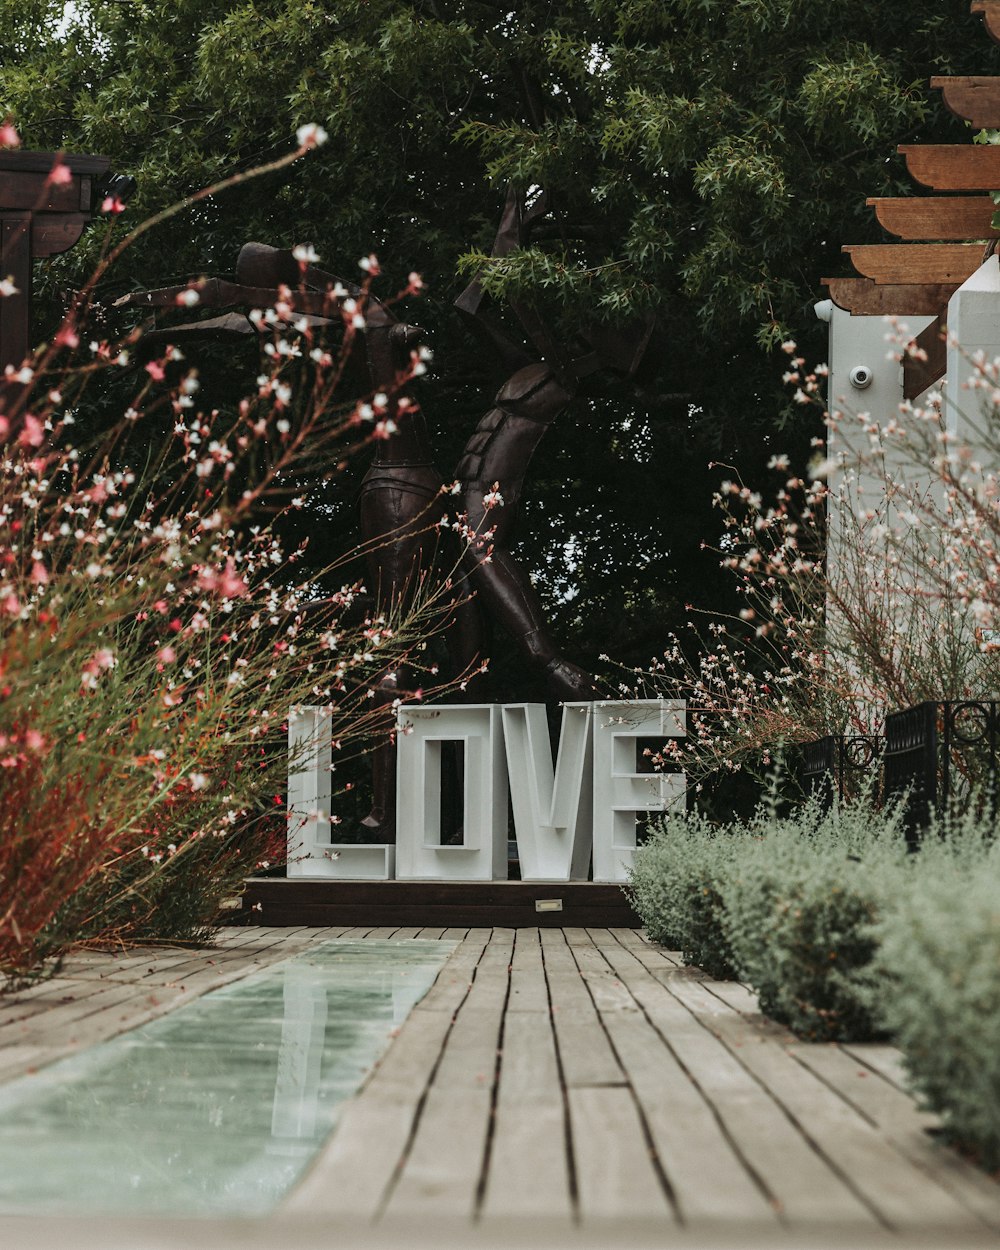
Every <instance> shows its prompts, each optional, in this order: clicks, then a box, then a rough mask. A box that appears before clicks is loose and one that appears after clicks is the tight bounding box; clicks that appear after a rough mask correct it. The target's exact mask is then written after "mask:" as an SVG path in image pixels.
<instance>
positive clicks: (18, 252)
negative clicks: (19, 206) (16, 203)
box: [0, 212, 31, 373]
mask: <svg viewBox="0 0 1000 1250" xmlns="http://www.w3.org/2000/svg"><path fill="white" fill-rule="evenodd" d="M4 278H10V279H12V280H13V283H14V287H15V290H16V294H14V295H7V296H5V297H4V298H3V299H0V373H2V372H3V370H4V369H5V368H6V366H7V365H14V366H15V367H18V366H19V365H20V364H21V362H22V361H23V360H24V359H25V357H26V356H27V355H28V352H29V350H30V347H31V344H30V341H29V339H30V335H29V329H30V327H29V319H30V315H31V214H30V213H27V212H24V213H20V212H9V213H7V212H5V213H0V280H2V279H4Z"/></svg>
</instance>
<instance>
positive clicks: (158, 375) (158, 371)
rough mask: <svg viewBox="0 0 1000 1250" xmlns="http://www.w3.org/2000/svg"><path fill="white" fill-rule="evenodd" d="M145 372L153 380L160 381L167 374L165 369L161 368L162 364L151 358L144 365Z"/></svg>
mask: <svg viewBox="0 0 1000 1250" xmlns="http://www.w3.org/2000/svg"><path fill="white" fill-rule="evenodd" d="M146 372H147V373H148V374H149V376H150V377H151V378H152V379H153V381H154V382H162V381H163V379H164V378H165V377H166V376H167V375H166V371H165V370H164V368H163V365H162V364H160V362H159V361H158V360H151V361H150V362H149V364H148V365H147V366H146Z"/></svg>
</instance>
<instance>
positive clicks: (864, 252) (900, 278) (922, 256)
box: [841, 243, 983, 285]
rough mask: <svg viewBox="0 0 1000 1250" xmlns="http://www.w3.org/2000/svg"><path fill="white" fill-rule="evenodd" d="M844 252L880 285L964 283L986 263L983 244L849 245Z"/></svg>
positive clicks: (863, 272)
mask: <svg viewBox="0 0 1000 1250" xmlns="http://www.w3.org/2000/svg"><path fill="white" fill-rule="evenodd" d="M841 250H842V251H843V252H845V253H846V254H847V255H848V256H849V257H850V258H851V263H852V264H853V265H854V267H855V269H857V271H858V273H860V274H861V275H862V276H863V277H865V278H872V279H873V280H874V281H875V282H876V283H878V284H880V285H881V284H887V285H898V284H900V283H917V284H919V283H925V282H930V283H962V282H964V281H965V280H966V278H969V277H971V276H972V274H974V273H975V272H976V270H977V269H978V268H979V266H980V265H981V264H982V263H983V245H982V244H981V243H862V244H857V243H848V244H846V245H845V246H844V247H843V248H842V249H841Z"/></svg>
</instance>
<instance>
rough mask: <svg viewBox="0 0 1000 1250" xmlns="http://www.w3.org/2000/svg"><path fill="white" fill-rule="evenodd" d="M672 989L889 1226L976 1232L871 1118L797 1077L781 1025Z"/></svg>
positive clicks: (686, 984) (693, 989)
mask: <svg viewBox="0 0 1000 1250" xmlns="http://www.w3.org/2000/svg"><path fill="white" fill-rule="evenodd" d="M670 990H671V993H673V994H674V995H675V996H677V997H679V998H681V1000H682V1001H683V1002H684V1004H685V1005H686V1006H687V1007H688V1009H689V1010H691V1011H692V1012H693V1013H694V1014H695V1016H696V1017H697V1018H698V1019H700V1020H701V1021H702V1022H703V1024H704V1025H705V1027H706V1028H709V1029H711V1030H712V1032H713V1033H714V1034H715V1035H716V1036H717V1037H718V1038H719V1039H720V1040H721V1041H722V1042H723V1043H724V1044H725V1045H726V1046H727V1047H729V1048H730V1050H731V1051H732V1053H733V1054H734V1055H736V1056H738V1057H739V1060H740V1062H741V1063H742V1064H744V1065H745V1066H746V1068H747V1069H748V1070H749V1071H750V1072H751V1073H752V1074H753V1076H754V1077H755V1078H756V1079H757V1080H758V1081H760V1082H761V1084H762V1085H763V1086H764V1087H765V1088H766V1089H767V1090H769V1091H770V1093H771V1095H772V1096H773V1097H774V1098H775V1099H776V1100H777V1101H778V1102H779V1103H780V1105H781V1106H782V1107H783V1108H784V1109H785V1111H786V1113H787V1114H788V1115H790V1116H791V1117H792V1119H793V1120H794V1121H795V1123H797V1124H798V1125H800V1126H801V1128H802V1129H803V1131H804V1132H807V1133H808V1134H809V1137H810V1138H811V1139H812V1141H813V1142H814V1143H815V1144H816V1146H817V1148H818V1149H819V1150H820V1151H821V1152H822V1154H823V1156H824V1157H825V1158H826V1159H828V1160H829V1161H830V1164H831V1165H832V1167H833V1169H834V1170H835V1171H836V1172H838V1173H839V1174H840V1175H842V1176H843V1177H844V1178H845V1179H846V1180H847V1181H848V1183H849V1184H850V1185H851V1187H852V1188H853V1189H854V1191H855V1192H856V1193H857V1194H859V1195H860V1196H861V1197H862V1198H863V1200H864V1201H865V1202H866V1203H867V1204H868V1205H869V1206H870V1207H871V1208H872V1210H874V1211H876V1212H877V1213H878V1215H879V1217H880V1218H881V1219H882V1221H884V1222H885V1223H886V1224H887V1225H888V1226H889V1227H891V1228H894V1229H898V1230H906V1231H909V1232H910V1233H917V1232H919V1231H921V1230H922V1229H924V1228H927V1227H935V1226H937V1227H948V1228H949V1229H954V1230H956V1231H957V1230H962V1231H964V1232H967V1233H972V1232H976V1231H982V1223H981V1221H980V1220H979V1219H978V1217H976V1216H975V1215H973V1213H972V1212H970V1211H969V1210H968V1208H966V1207H964V1206H963V1205H962V1204H961V1203H960V1202H958V1201H957V1200H956V1199H955V1198H954V1196H953V1195H952V1194H951V1193H949V1192H948V1191H947V1190H946V1189H944V1188H943V1187H942V1186H940V1185H938V1184H935V1183H934V1181H933V1180H931V1178H929V1177H928V1176H927V1175H926V1174H925V1173H924V1172H922V1171H919V1170H918V1169H916V1168H915V1167H913V1165H912V1164H910V1163H909V1162H908V1161H907V1160H905V1159H904V1158H903V1157H902V1156H901V1155H900V1154H899V1153H898V1151H896V1150H895V1149H894V1148H893V1147H892V1145H891V1144H890V1143H888V1142H887V1141H886V1140H885V1138H884V1137H883V1136H882V1134H880V1133H879V1132H877V1131H876V1130H875V1129H874V1128H873V1126H872V1124H871V1123H870V1121H868V1120H867V1119H865V1118H863V1117H861V1116H859V1115H858V1114H857V1112H856V1111H855V1110H854V1109H853V1108H852V1107H850V1106H849V1105H848V1104H847V1103H846V1102H844V1101H843V1100H842V1099H840V1098H838V1097H837V1096H836V1095H835V1094H834V1093H833V1092H832V1091H831V1090H830V1089H829V1088H828V1087H827V1086H825V1085H824V1084H823V1083H822V1082H821V1081H819V1080H815V1079H812V1080H803V1075H804V1072H803V1068H802V1066H801V1065H799V1064H797V1063H796V1061H795V1059H794V1058H793V1057H792V1056H790V1055H789V1054H788V1048H789V1046H793V1045H795V1038H794V1037H793V1036H792V1034H790V1033H789V1032H788V1031H787V1030H785V1029H783V1028H781V1027H780V1026H778V1025H775V1024H770V1023H768V1024H766V1025H764V1026H761V1025H757V1026H754V1025H751V1024H748V1023H747V1022H746V1021H745V1020H744V1019H743V1018H742V1017H740V1016H739V1015H738V1013H736V1012H734V1011H733V1010H732V1009H731V1008H730V1007H729V1006H728V1005H727V1004H724V1003H723V1002H721V1000H720V999H718V998H717V997H715V996H714V995H713V994H711V993H709V991H708V990H707V989H706V988H705V987H704V986H703V985H700V984H698V982H696V981H691V980H687V981H684V980H679V979H675V980H674V981H673V982H672V983H671V985H670ZM809 1075H810V1076H813V1074H812V1073H811V1072H810V1073H809Z"/></svg>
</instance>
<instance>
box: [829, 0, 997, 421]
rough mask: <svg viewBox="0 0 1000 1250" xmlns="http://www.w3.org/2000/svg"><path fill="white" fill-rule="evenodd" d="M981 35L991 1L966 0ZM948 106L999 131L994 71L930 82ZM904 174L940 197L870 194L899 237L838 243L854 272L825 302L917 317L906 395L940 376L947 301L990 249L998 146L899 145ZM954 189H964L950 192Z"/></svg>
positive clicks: (993, 28) (859, 312)
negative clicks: (918, 353)
mask: <svg viewBox="0 0 1000 1250" xmlns="http://www.w3.org/2000/svg"><path fill="white" fill-rule="evenodd" d="M972 12H973V13H978V14H981V15H982V18H983V22H984V25H985V27H986V30H987V32H988V33H989V35H990V36H991V38H993V39H994V40H995V41H997V42H1000V0H974V3H973V4H972ZM931 86H932V87H935V88H937V89H938V90H940V91H941V93H942V98H943V100H944V103H945V105H946V106H947V107H948V109H949V110H950V111H951V112H952V113H954V114H955V116H956V117H959V118H961V119H962V120H963V121H967V122H969V123H971V125H972V126H973V127H975V128H977V129H982V128H990V129H992V128H1000V77H997V78H993V77H982V76H964V77H943V76H938V77H934V78H932V79H931ZM898 151H899V153H900V155H902V156H903V158H904V159H905V161H906V168H907V171H908V173H909V174H910V177H911V178H912V179H913V180H914V182H915V183H916V184H918V185H919V186H920V187H925V188H928V189H930V190H931V191H933V192H944V193H945V194H940V195H938V194H935V195H920V196H916V195H915V196H912V197H905V196H893V197H875V198H872V199H869V200H868V206H869V207H870V208H873V209H874V210H875V215H876V217H877V219H878V221H879V224H880V225H881V226H882V227H883V229H884V230H885V231H886V232H887V233H888V234H890V235H895V236H896V238H898V239H901V240H903V242H900V243H884V244H865V245H853V244H848V245H846V246H845V247H844V248H843V251H844V252H845V253H846V254H847V255H848V256H849V257H850V259H851V263H852V264H853V266H854V268H855V270H856V271H857V272H858V273H859V274H861V275H862V276H861V277H860V278H826V279H824V283H825V285H826V286H827V287H828V288H829V291H830V298H831V299H832V300H833V302H834V303H835V304H837V305H838V306H839V307H840V308H843V309H845V310H846V311H847V312H850V313H851V314H852V315H853V316H883V315H894V316H926V317H935V318H936V320H935V321H934V323H933V324H932V325H930V326H928V327H927V329H926V330H925V331H924V332H923V334H922V335H921V336H920V340H919V343H918V345H919V346H920V347H921V348H923V349H924V351H925V352H926V353H927V359H926V360H923V359H918V358H917V357H913V358H911V357H907V358H906V359H904V361H903V394H904V396H905V397H906V398H907V399H915V398H916V397H917V396H918V395H919V394H921V393H922V392H923V391H924V390H926V389H927V387H929V386H932V385H933V384H934V383H935V382H936V381H937V380H938V379H939V378H941V377H942V376H943V375H944V372H945V369H946V355H947V353H946V350H945V342H944V317H945V314H946V311H947V307H948V300H949V299H950V298H951V296H952V295H953V294H954V293H955V291H956V290H957V288H958V287H959V286H961V285H962V283H963V282H965V281H966V280H967V279H968V278H970V277H971V276H972V274H974V273H975V271H976V270H977V269H978V268H979V266H980V265H981V264H982V262H983V260H984V259H985V257H986V256H987V255H988V254H989V251H990V250H992V249H993V248H994V247H995V246H996V239H997V238H1000V231H998V230H996V229H994V227H993V225H992V218H993V213H994V211H995V206H994V204H993V202H992V200H991V199H990V196H989V194H988V192H991V191H996V190H1000V146H997V145H992V144H974V143H925V144H900V146H899V148H898ZM956 192H958V193H962V192H965V193H967V194H955V193H956Z"/></svg>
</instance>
